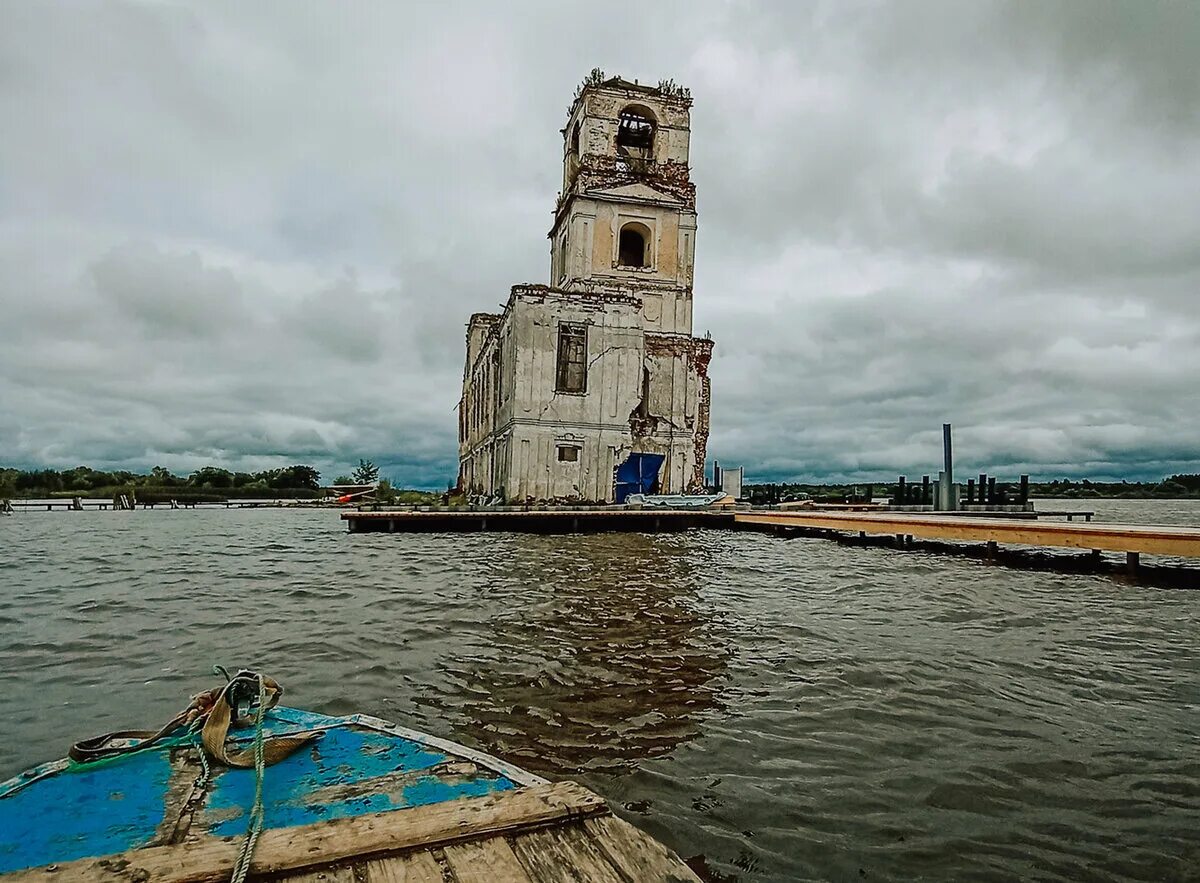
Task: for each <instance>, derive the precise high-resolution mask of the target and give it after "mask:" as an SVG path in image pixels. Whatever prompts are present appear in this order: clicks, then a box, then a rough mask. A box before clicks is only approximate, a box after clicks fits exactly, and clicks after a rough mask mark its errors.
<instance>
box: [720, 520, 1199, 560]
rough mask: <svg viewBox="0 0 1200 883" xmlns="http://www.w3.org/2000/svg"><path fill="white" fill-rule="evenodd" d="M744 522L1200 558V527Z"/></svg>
mask: <svg viewBox="0 0 1200 883" xmlns="http://www.w3.org/2000/svg"><path fill="white" fill-rule="evenodd" d="M734 520H735V522H736V524H737V526H738V527H744V528H748V529H756V528H757V529H773V528H779V529H786V528H789V527H790V528H807V529H816V530H830V531H842V532H853V533H859V534H884V535H888V534H890V535H894V536H898V537H919V538H921V539H928V540H951V541H955V540H956V541H962V542H975V543H981V542H983V543H996V544H999V543H1005V544H1010V545H1022V546H1043V547H1050V548H1064V549H1083V550H1099V551H1104V552H1125V553H1126V554H1129V555H1138V554H1145V555H1170V556H1174V557H1180V558H1200V527H1166V526H1159V525H1135V524H1104V523H1100V522H1094V521H1093V522H1088V523H1085V524H1080V523H1079V522H1067V523H1064V522H1061V521H1060V522H1054V523H1048V522H1043V521H1029V520H1025V519H1004V518H981V517H962V516H958V515H913V514H905V513H899V512H891V513H889V512H871V513H857V512H776V511H771V510H753V511H739V512H737V513H736V514H735V515H734Z"/></svg>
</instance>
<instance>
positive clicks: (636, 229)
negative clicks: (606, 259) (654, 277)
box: [617, 222, 650, 267]
mask: <svg viewBox="0 0 1200 883" xmlns="http://www.w3.org/2000/svg"><path fill="white" fill-rule="evenodd" d="M617 263H618V264H619V265H620V266H622V267H648V266H649V265H650V231H649V230H648V229H647V228H646V226H645V225H644V224H638V223H636V222H635V223H630V224H626V225H625V226H624V227H622V228H621V236H620V239H619V240H618V243H617Z"/></svg>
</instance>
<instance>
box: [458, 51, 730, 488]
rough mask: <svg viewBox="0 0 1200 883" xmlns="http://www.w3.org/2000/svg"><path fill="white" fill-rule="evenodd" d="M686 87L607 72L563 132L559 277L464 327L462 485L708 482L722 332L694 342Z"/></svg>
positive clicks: (518, 290)
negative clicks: (716, 352)
mask: <svg viewBox="0 0 1200 883" xmlns="http://www.w3.org/2000/svg"><path fill="white" fill-rule="evenodd" d="M691 105H692V100H691V96H690V94H689V93H688V92H687V90H685V89H682V88H679V87H676V86H675V85H674V84H673V83H662V84H660V85H659V86H658V87H650V86H643V85H638V84H637V83H630V82H628V81H626V80H623V79H620V78H619V77H613V78H610V79H604V78H603V75H602V74H600V73H599V72H598V71H594V72H593V74H592V75H591V76H590V77H589V78H588V79H587V80H586V81H585V82H584V85H583V87H582V88H581V89H580V91H579V93H578V94H577V96H576V98H575V101H574V103H573V104H572V105H571V109H570V112H569V114H568V119H567V125H566V128H564V129H563V130H562V131H563V189H562V192H561V194H560V195H559V198H558V204H557V206H556V207H555V212H554V226H553V227H552V229H551V230H550V233H549V238H550V284H549V285H538V284H523V285H516V286H514V287H513V289H512V292H511V294H510V295H509V298H508V302H507V304H505V307H504V311H503V312H502V313H499V314H491V313H476V314H474V315H473V316H471V319H470V322H469V324H468V326H467V353H466V367H465V370H464V372H463V389H462V398H461V400H460V401H459V409H458V437H459V485H460V487H462V488H463V489H464V490H466V491H468V492H472V493H479V494H485V495H499V496H503V497H504V498H505V499H507V500H510V501H516V500H525V499H535V500H546V499H573V500H587V501H613V500H616V501H621V500H623V499H624V497H625V496H626V495H628V494H629V493H648V492H661V493H682V492H687V491H692V490H699V489H701V488H703V486H704V460H705V449H706V446H707V442H708V429H709V379H708V363H709V359H710V358H711V355H712V348H713V342H712V340H711V339H708V338H697V337H693V336H692V268H693V260H694V256H695V244H696V188H695V185H693V184H692V183H691V180H690V176H689V169H688V146H689V138H690V134H691V130H690V108H691Z"/></svg>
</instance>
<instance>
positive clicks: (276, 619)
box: [0, 501, 1200, 881]
mask: <svg viewBox="0 0 1200 883" xmlns="http://www.w3.org/2000/svg"><path fill="white" fill-rule="evenodd" d="M1043 505H1044V507H1045V508H1054V507H1055V505H1058V507H1059V508H1095V509H1098V510H1100V511H1101V513H1102V515H1105V516H1107V517H1109V518H1121V519H1127V520H1141V521H1170V522H1173V523H1184V524H1186V523H1190V524H1200V505H1198V504H1196V503H1106V502H1099V501H1097V502H1094V503H1090V504H1089V505H1088V506H1082V507H1081V506H1077V505H1074V504H1066V503H1064V504H1053V503H1046V504H1043ZM214 662H222V663H226V664H228V665H230V666H235V665H241V664H246V665H251V666H254V667H261V668H263V669H264V670H265V671H267V672H269V673H270V674H272V675H274V676H275V677H277V678H278V679H279V680H280V681H281V682H283V683H284V684H285V685H286V687H287V688H288V691H289V697H288V698H289V699H290V700H292V701H293V702H295V703H296V704H301V705H304V706H307V707H310V708H313V709H314V710H317V711H322V712H327V713H347V712H352V711H363V712H368V713H372V714H376V715H379V716H381V717H385V718H389V719H393V720H396V721H399V722H402V723H405V724H407V725H409V726H413V727H416V728H418V729H423V730H427V731H429V732H433V733H436V734H438V735H443V736H448V737H450V738H453V739H456V740H458V741H461V742H464V743H467V744H470V745H474V746H477V747H482V748H483V749H485V750H488V751H491V752H494V753H496V754H498V755H500V756H502V757H505V758H507V759H510V760H513V761H515V762H517V763H519V764H521V765H523V766H526V767H528V768H531V769H534V770H537V771H539V772H542V773H545V774H548V775H550V776H551V777H572V778H577V779H579V780H581V781H583V782H584V783H585V784H587V785H589V786H590V787H592V788H594V789H595V790H597V791H599V792H600V793H601V794H603V795H605V796H606V797H608V798H609V799H610V801H611V802H612V803H613V804H614V806H616V807H617V809H618V810H619V811H620V812H622V813H623V814H625V815H626V816H627V817H629V818H631V819H632V820H633V821H634V822H635V823H637V824H639V825H641V826H642V827H644V828H645V829H647V830H648V831H650V832H651V833H652V834H654V835H655V836H657V837H659V838H661V839H662V840H663V841H665V842H666V843H668V844H670V845H671V846H672V847H674V848H675V849H676V850H678V851H679V852H680V853H681V854H682V855H684V856H685V857H690V856H696V855H703V856H704V857H705V859H706V861H707V863H708V865H709V866H710V867H711V868H712V869H714V870H715V871H717V872H719V873H721V874H725V875H729V877H730V878H736V879H739V880H745V881H759V880H791V879H808V878H815V879H831V878H832V879H842V880H845V879H856V880H857V879H861V878H863V877H864V876H865V877H866V878H868V879H911V878H914V877H923V878H927V879H963V878H972V879H989V878H994V879H1011V878H1014V877H1031V878H1038V879H1078V878H1094V879H1144V880H1159V879H1180V878H1186V877H1188V876H1190V875H1195V874H1196V873H1197V869H1198V868H1200V738H1198V733H1200V592H1192V591H1186V590H1178V589H1176V590H1164V589H1154V588H1146V587H1140V586H1132V585H1129V584H1126V583H1123V582H1121V581H1119V580H1115V579H1112V578H1106V577H1086V576H1071V575H1054V574H1046V573H1037V572H1026V571H1018V570H1009V569H1005V568H1001V567H990V566H987V565H985V564H982V563H980V562H977V561H973V560H967V559H961V558H955V557H944V556H936V555H931V554H926V553H919V552H914V553H903V554H901V553H897V552H894V551H890V550H886V549H875V548H862V547H850V546H842V545H838V544H835V543H830V542H827V541H823V540H808V539H796V540H780V539H775V538H772V537H768V536H762V535H757V534H750V533H725V532H715V531H714V532H697V533H688V534H684V535H657V536H641V535H614V536H582V537H533V536H511V535H501V534H487V535H464V536H404V535H388V534H355V535H350V534H347V533H345V532H344V531H343V528H342V526H341V524H340V523H339V522H338V520H337V518H336V515H334V514H331V513H327V512H313V511H304V510H249V511H237V510H230V511H224V510H222V511H162V510H158V511H137V512H132V513H130V512H56V513H45V512H42V513H37V512H29V513H19V514H18V515H17V516H15V517H12V518H4V519H0V697H2V698H0V712H2V713H0V778H3V777H5V776H7V775H10V774H12V773H15V772H17V771H19V770H20V769H23V768H25V767H27V766H30V765H32V764H34V763H37V762H40V761H43V760H47V759H50V758H53V757H58V756H61V755H62V754H63V753H64V751H65V748H66V746H67V743H68V742H70V741H72V740H73V739H75V738H77V737H81V736H84V735H91V734H93V733H96V732H101V731H104V730H108V729H116V728H122V727H128V726H143V725H146V726H148V725H151V724H156V723H158V722H161V721H162V720H165V719H166V718H167V717H168V716H169V715H170V714H172V713H173V712H174V711H175V710H176V709H177V708H178V707H179V706H180V705H181V703H182V702H184V701H186V697H187V696H188V695H189V694H190V693H192V692H195V691H196V690H198V689H200V688H203V687H205V686H208V685H209V682H210V680H211V678H210V677H209V675H208V670H209V667H210V666H211V665H212V663H214ZM268 782H269V780H268Z"/></svg>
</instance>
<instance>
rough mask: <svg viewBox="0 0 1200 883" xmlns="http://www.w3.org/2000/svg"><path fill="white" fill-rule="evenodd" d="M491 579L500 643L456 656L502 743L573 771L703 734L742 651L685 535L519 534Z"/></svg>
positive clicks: (490, 743)
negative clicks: (715, 615)
mask: <svg viewBox="0 0 1200 883" xmlns="http://www.w3.org/2000/svg"><path fill="white" fill-rule="evenodd" d="M510 549H511V560H509V561H508V562H506V566H505V567H504V568H503V570H502V572H501V573H497V574H494V575H493V577H492V579H491V580H490V583H489V586H488V589H489V591H491V592H494V593H495V594H496V595H497V596H499V597H501V598H503V599H504V600H505V602H506V604H505V607H504V608H503V612H501V613H499V614H498V615H496V616H495V617H493V619H492V620H491V621H490V623H489V626H490V630H491V633H490V635H489V641H488V644H487V646H478V645H476V646H473V647H471V648H469V650H468V651H467V652H465V653H464V654H462V655H461V656H460V658H458V659H456V661H455V662H454V663H452V664H451V665H450V666H448V672H447V673H448V674H449V675H450V676H451V677H452V678H454V679H455V680H457V681H458V683H459V684H460V686H461V693H460V694H459V695H458V696H457V697H456V699H457V702H458V709H457V710H458V711H459V712H461V713H463V714H465V715H466V716H467V723H466V728H467V729H468V730H469V731H470V732H472V733H473V734H475V735H476V736H477V737H478V738H479V739H480V740H481V741H483V742H484V743H485V744H486V745H487V747H488V749H489V750H491V751H493V752H495V753H497V754H499V755H501V756H503V757H506V758H509V759H511V760H513V761H515V762H516V763H519V764H521V765H522V766H525V767H527V768H530V769H534V770H539V771H543V772H550V771H552V772H554V773H557V774H563V773H566V772H574V771H582V770H605V769H609V770H611V769H616V768H619V767H622V766H626V765H629V764H631V763H633V762H635V761H636V760H639V759H642V758H647V757H654V756H657V755H660V754H664V753H667V752H669V751H671V750H672V749H674V748H675V747H676V746H677V745H679V744H680V743H682V742H685V741H688V740H690V739H693V738H695V737H696V736H697V735H698V734H699V732H700V723H699V721H700V718H701V716H702V715H703V714H704V713H705V712H706V711H708V710H710V709H713V708H715V707H717V705H718V704H719V701H720V696H719V691H720V688H721V679H720V676H721V675H722V673H723V672H724V671H725V669H726V666H727V664H728V658H729V650H728V648H727V647H726V646H725V645H723V643H722V642H721V640H720V639H719V638H718V637H717V636H716V634H715V631H714V629H713V627H712V622H711V616H710V614H709V613H708V611H706V610H705V608H704V607H703V605H702V604H701V603H700V602H699V600H698V592H697V583H696V577H695V572H694V568H693V566H692V564H691V562H690V560H689V555H691V554H696V550H695V547H694V546H693V545H690V544H689V543H688V541H687V539H686V538H685V537H678V536H669V535H655V536H651V535H612V536H604V535H599V536H583V537H580V536H575V537H520V538H514V539H513V543H512V546H511V547H510Z"/></svg>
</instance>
